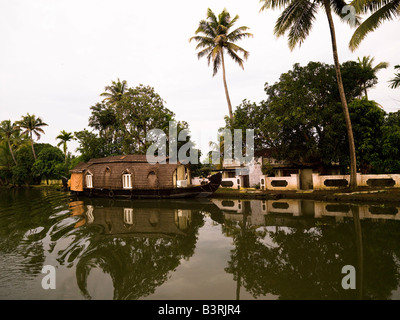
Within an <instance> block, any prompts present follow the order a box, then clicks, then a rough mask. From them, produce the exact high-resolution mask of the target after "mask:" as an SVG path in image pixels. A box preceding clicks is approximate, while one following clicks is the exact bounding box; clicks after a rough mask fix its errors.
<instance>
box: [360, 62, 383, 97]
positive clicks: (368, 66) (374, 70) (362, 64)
mask: <svg viewBox="0 0 400 320" xmlns="http://www.w3.org/2000/svg"><path fill="white" fill-rule="evenodd" d="M374 60H375V58H374V57H372V58H371V56H366V57H365V56H364V57H363V58H362V59H360V58H358V64H359V65H360V67H361V69H362V70H364V71H372V73H373V74H374V76H376V73H378V71H379V70H382V69H386V68H388V67H389V63H388V62H380V63H378V64H377V65H376V66H375V67H373V66H372V64H373V63H374ZM361 85H362V90H363V91H364V95H365V97H366V98H367V99H368V93H367V86H366V83H365V82H364V83H362V84H361Z"/></svg>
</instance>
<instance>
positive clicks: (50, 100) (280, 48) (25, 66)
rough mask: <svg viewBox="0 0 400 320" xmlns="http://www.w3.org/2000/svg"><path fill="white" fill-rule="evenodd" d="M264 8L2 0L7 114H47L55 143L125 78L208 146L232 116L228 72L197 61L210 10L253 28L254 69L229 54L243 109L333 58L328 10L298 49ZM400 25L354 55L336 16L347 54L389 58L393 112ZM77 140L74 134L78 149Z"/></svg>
mask: <svg viewBox="0 0 400 320" xmlns="http://www.w3.org/2000/svg"><path fill="white" fill-rule="evenodd" d="M260 7H261V4H260V3H259V1H258V0H246V1H244V0H242V1H239V0H229V1H228V0H213V1H210V0H202V1H195V0H170V1H164V0H153V1H136V0H130V1H129V0H112V1H111V0H79V1H76V0H68V1H67V0H13V1H5V0H2V1H1V2H0V43H1V51H0V120H6V119H11V120H12V121H16V120H19V119H20V118H21V117H22V116H23V115H26V114H27V113H28V112H29V113H31V114H35V115H36V116H40V117H41V118H42V119H43V121H44V122H46V123H48V124H49V126H48V127H45V132H46V134H45V135H43V136H42V138H41V139H40V140H39V142H43V143H51V144H53V145H56V142H57V141H56V136H57V135H58V134H59V132H60V131H61V130H66V131H68V132H74V131H80V130H83V129H84V128H87V129H90V128H89V127H88V118H89V116H90V106H92V105H94V104H95V103H96V102H99V101H101V98H100V97H99V95H100V93H102V92H103V91H104V87H105V86H107V85H109V84H111V81H112V80H117V78H120V79H121V80H126V81H127V82H128V85H129V86H132V87H134V86H137V85H139V84H144V85H150V86H152V87H154V88H155V91H156V92H157V93H159V94H160V96H161V97H162V98H163V99H164V100H165V101H166V107H167V108H169V109H170V110H172V111H173V112H174V113H175V114H176V117H177V119H178V120H185V121H187V122H188V123H189V125H190V129H191V132H192V136H193V137H194V140H195V142H196V143H197V145H198V146H200V147H202V148H203V151H207V150H208V149H207V144H208V141H210V140H216V135H217V130H218V128H220V127H221V126H223V125H224V116H225V115H227V114H228V108H227V102H226V98H225V93H224V87H223V82H222V73H218V74H217V76H216V77H214V78H213V77H212V68H211V67H208V65H207V61H206V59H202V60H198V59H197V56H196V51H195V47H196V44H195V43H194V42H193V43H189V41H188V39H189V38H190V37H191V36H193V35H194V32H195V30H196V29H197V26H198V23H199V21H200V20H201V19H205V18H206V12H207V8H211V9H212V10H213V11H214V13H216V14H218V13H220V12H221V11H222V10H223V9H224V8H226V9H227V10H228V11H229V12H230V13H231V16H234V15H236V14H238V15H239V16H240V19H239V20H238V22H237V24H236V26H237V27H239V26H243V25H245V26H248V27H249V28H250V30H249V31H250V32H251V33H253V34H254V38H250V39H246V40H244V41H241V42H238V45H240V46H242V47H243V48H245V49H246V50H248V51H249V52H250V57H249V59H248V60H247V61H246V62H245V70H242V69H241V68H240V67H239V66H238V65H236V64H234V63H233V62H232V61H227V81H228V86H229V90H230V95H231V100H232V104H233V106H234V107H236V106H237V105H239V104H240V103H241V102H242V100H243V99H248V100H250V101H253V102H260V101H261V100H263V99H265V98H266V95H265V93H264V90H263V88H264V84H265V82H268V83H270V84H273V83H274V82H276V81H278V79H279V76H280V74H282V73H284V72H287V71H288V70H290V69H292V66H293V64H294V63H296V62H298V63H300V64H301V65H306V64H307V63H308V62H309V61H320V62H325V63H329V64H333V58H332V49H331V43H330V36H329V29H328V24H327V19H326V16H325V15H324V12H323V11H320V15H319V16H318V17H317V22H316V24H315V25H314V28H313V30H312V32H311V34H310V36H309V38H308V39H307V40H306V42H305V43H304V44H303V45H302V46H301V48H296V49H295V50H294V51H293V52H291V51H290V50H289V48H288V45H287V38H286V37H281V38H278V39H277V38H276V37H275V36H274V34H273V27H274V24H275V21H276V19H277V17H278V14H279V12H278V11H272V10H269V11H264V12H261V13H260V12H259V9H260ZM399 27H400V21H398V20H397V21H392V22H386V23H385V24H384V25H382V26H381V27H380V28H379V29H377V30H376V31H375V32H374V33H371V34H370V35H369V36H368V37H367V38H366V39H365V40H364V42H363V43H362V44H361V46H360V47H359V49H358V50H356V51H355V52H353V53H352V52H351V51H350V50H349V49H348V42H349V39H350V37H351V35H352V32H353V29H351V28H350V27H349V26H348V25H346V24H343V23H340V22H339V21H338V20H337V19H336V31H337V39H338V48H339V59H340V62H344V61H347V60H356V59H357V57H362V56H367V55H371V56H373V57H375V62H376V63H378V62H381V61H387V62H389V63H390V67H389V68H388V69H387V70H382V71H380V72H379V73H378V80H379V84H378V85H377V86H376V88H374V89H372V90H370V92H369V98H370V99H373V100H376V101H377V102H378V103H380V104H381V105H382V106H383V107H384V109H385V110H386V111H387V112H392V111H397V110H399V109H400V89H397V90H393V89H390V88H389V87H388V80H390V79H391V78H393V76H394V66H395V65H396V64H400V59H399V49H400V37H399V35H398V32H399V30H400V28H399ZM76 147H77V143H76V142H74V143H71V144H70V147H69V148H70V150H71V151H75V148H76ZM206 149H207V150H206Z"/></svg>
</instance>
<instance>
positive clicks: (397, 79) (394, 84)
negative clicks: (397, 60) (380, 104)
mask: <svg viewBox="0 0 400 320" xmlns="http://www.w3.org/2000/svg"><path fill="white" fill-rule="evenodd" d="M394 68H395V69H396V70H399V71H400V64H399V65H397V66H394ZM389 83H390V88H392V89H396V88H399V87H400V72H398V73H395V74H394V78H393V79H392V80H389Z"/></svg>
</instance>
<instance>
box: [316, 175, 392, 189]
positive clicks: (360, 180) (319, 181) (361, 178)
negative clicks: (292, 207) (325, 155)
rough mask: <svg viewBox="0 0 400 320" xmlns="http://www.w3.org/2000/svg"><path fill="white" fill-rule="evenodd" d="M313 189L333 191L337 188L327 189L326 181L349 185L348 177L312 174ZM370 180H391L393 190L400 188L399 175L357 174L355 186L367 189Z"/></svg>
mask: <svg viewBox="0 0 400 320" xmlns="http://www.w3.org/2000/svg"><path fill="white" fill-rule="evenodd" d="M312 179H313V189H314V190H333V189H338V188H339V187H327V186H326V185H325V181H326V180H343V179H345V180H347V182H348V184H350V175H333V176H320V175H319V173H313V175H312ZM370 179H377V180H379V179H393V180H394V182H395V185H394V186H393V188H400V174H365V175H363V174H360V173H358V174H357V185H358V186H359V187H369V185H368V183H367V182H368V180H370Z"/></svg>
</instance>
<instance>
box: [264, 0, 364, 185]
mask: <svg viewBox="0 0 400 320" xmlns="http://www.w3.org/2000/svg"><path fill="white" fill-rule="evenodd" d="M260 2H263V5H262V7H261V10H260V11H263V10H266V9H277V8H278V9H280V8H284V10H283V12H282V13H281V15H280V16H279V18H278V20H277V21H276V24H275V28H274V33H275V34H276V35H277V36H278V37H279V36H283V35H284V34H285V33H286V32H288V33H289V34H288V44H289V48H290V49H291V50H293V49H294V48H295V47H296V46H297V45H301V44H302V43H303V42H304V41H305V40H306V38H307V37H308V35H309V33H310V31H311V29H312V26H313V22H314V21H315V18H316V15H317V12H318V9H320V8H323V9H324V11H325V13H326V17H327V19H328V23H329V30H330V37H331V43H332V53H333V60H334V64H335V70H336V78H337V84H338V87H339V94H340V100H341V103H342V108H343V113H344V118H345V122H346V128H347V136H348V140H349V153H350V188H351V189H354V188H356V187H357V162H356V151H355V144H354V136H353V129H352V125H351V120H350V113H349V109H348V106H347V100H346V95H345V92H344V87H343V81H342V74H341V70H340V63H339V55H338V50H337V43H336V32H335V25H334V23H333V18H332V11H334V13H336V14H337V15H338V16H340V17H341V18H343V17H344V13H343V12H342V10H343V8H344V7H345V6H346V3H345V2H344V1H343V0H278V1H277V0H261V1H260ZM348 22H351V23H354V24H357V23H358V17H357V16H354V19H349V20H348Z"/></svg>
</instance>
